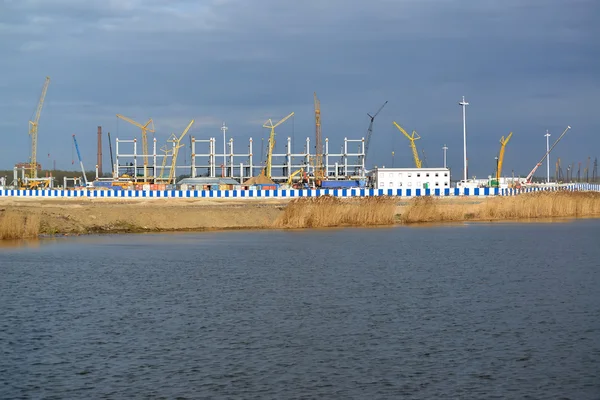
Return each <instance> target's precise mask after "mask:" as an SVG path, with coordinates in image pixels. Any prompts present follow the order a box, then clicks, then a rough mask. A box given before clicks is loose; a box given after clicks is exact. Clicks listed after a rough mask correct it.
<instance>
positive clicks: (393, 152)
mask: <svg viewBox="0 0 600 400" xmlns="http://www.w3.org/2000/svg"><path fill="white" fill-rule="evenodd" d="M394 154H395V153H394V152H393V151H392V168H394Z"/></svg>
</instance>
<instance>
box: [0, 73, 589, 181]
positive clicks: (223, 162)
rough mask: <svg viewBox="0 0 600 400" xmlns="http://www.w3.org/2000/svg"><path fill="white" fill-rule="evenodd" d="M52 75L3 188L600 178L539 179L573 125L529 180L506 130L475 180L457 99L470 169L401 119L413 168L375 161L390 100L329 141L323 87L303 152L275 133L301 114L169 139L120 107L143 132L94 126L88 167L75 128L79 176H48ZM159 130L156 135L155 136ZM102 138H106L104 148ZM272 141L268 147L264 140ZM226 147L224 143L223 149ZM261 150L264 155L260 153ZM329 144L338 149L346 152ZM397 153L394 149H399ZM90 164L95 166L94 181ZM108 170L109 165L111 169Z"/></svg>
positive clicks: (575, 177)
mask: <svg viewBox="0 0 600 400" xmlns="http://www.w3.org/2000/svg"><path fill="white" fill-rule="evenodd" d="M49 84H50V78H49V77H46V80H45V82H44V84H43V87H42V91H41V96H40V98H39V101H38V104H37V107H36V109H35V113H34V117H33V118H32V120H30V121H29V135H30V139H31V149H30V154H29V160H28V161H27V162H21V163H18V164H16V165H15V166H14V168H13V174H12V175H13V176H12V180H11V179H9V178H7V177H2V178H0V188H4V189H25V190H26V189H30V190H31V189H44V188H49V189H50V188H61V189H82V188H84V189H86V190H124V189H125V190H142V191H148V190H170V189H183V190H232V189H234V190H256V189H259V190H260V189H262V190H272V189H280V188H282V189H285V188H294V189H318V188H325V189H327V188H331V189H347V188H378V189H380V188H385V189H399V188H415V189H416V188H420V189H433V188H449V187H451V186H456V187H462V188H485V187H490V188H494V187H496V188H522V187H528V186H538V185H546V186H548V185H558V184H561V183H569V182H596V181H598V160H597V158H594V159H593V160H592V157H587V159H586V160H585V161H584V162H578V163H571V164H568V165H564V164H563V163H562V161H561V159H560V158H557V159H556V162H555V168H554V171H553V173H554V175H553V177H552V179H551V174H550V167H549V165H548V163H547V162H546V164H547V171H546V175H547V177H546V179H545V180H543V179H539V178H536V177H535V173H536V172H537V171H538V169H539V167H540V166H542V165H543V163H544V161H546V159H547V157H548V156H549V154H550V152H551V151H552V150H553V149H554V148H555V146H556V145H557V144H558V143H559V142H560V141H561V140H562V139H563V137H564V136H565V135H566V134H567V132H568V131H569V130H570V129H571V127H570V126H567V127H566V129H565V130H564V131H563V132H562V134H561V135H560V136H559V137H558V139H557V140H556V141H555V142H554V143H553V144H552V146H550V142H549V136H550V134H548V133H546V135H545V136H546V139H547V147H546V153H545V154H544V155H543V156H542V157H541V159H540V160H539V161H538V162H537V163H536V164H535V166H534V167H533V169H532V170H531V172H530V173H529V174H528V175H527V176H526V177H524V178H523V177H519V176H517V177H515V176H514V173H513V175H512V176H508V177H507V176H505V175H503V167H504V154H505V151H506V148H507V145H508V144H509V142H510V140H511V138H512V136H513V133H512V132H510V133H509V134H508V135H506V136H502V137H501V138H500V140H499V149H498V153H497V155H496V156H495V157H494V158H495V160H496V169H495V171H493V173H491V174H489V175H488V176H487V177H486V178H484V179H481V178H480V179H477V178H476V177H471V178H469V174H468V164H467V146H466V121H465V110H466V106H467V105H468V103H467V102H466V101H465V100H464V97H463V101H462V102H459V104H460V105H461V106H462V108H463V128H464V166H463V171H462V172H463V173H462V179H454V180H453V179H452V177H451V171H450V169H449V168H448V167H447V165H446V150H447V146H446V145H444V146H443V147H442V149H443V151H444V162H443V166H439V167H430V166H428V165H427V161H426V158H425V152H424V150H423V149H421V152H419V149H418V148H417V141H418V140H419V139H420V138H421V136H420V135H419V134H418V133H417V132H416V131H415V130H413V131H412V132H411V133H410V134H409V133H408V132H407V131H406V130H405V129H404V128H403V127H402V126H401V125H400V124H398V123H397V122H396V121H392V124H393V126H395V128H397V130H398V132H399V135H401V137H403V138H404V139H405V140H406V141H407V142H406V143H407V144H408V146H407V152H408V148H410V153H411V155H412V159H413V162H414V166H413V167H409V168H385V167H372V168H369V167H368V166H369V164H368V162H369V158H368V156H369V148H370V143H371V139H372V135H373V125H374V121H375V118H376V117H377V116H378V114H379V113H380V112H381V111H382V109H383V108H384V107H385V106H386V104H387V101H385V102H384V103H383V104H382V105H381V106H380V107H379V109H378V110H377V112H375V113H373V114H370V113H369V114H367V115H368V117H369V125H368V127H366V135H365V136H364V137H357V138H344V139H343V141H342V142H341V143H331V142H330V140H329V138H327V137H323V135H322V132H321V103H320V100H319V98H318V97H317V94H316V93H314V94H313V103H314V134H312V135H310V136H308V137H306V138H305V140H303V141H302V143H303V149H302V151H300V152H298V151H294V148H293V145H292V144H293V143H292V138H291V137H289V136H288V137H284V139H283V140H281V139H278V136H277V133H276V129H277V128H279V127H280V126H282V125H283V124H285V123H286V121H288V120H289V119H290V118H292V117H293V116H294V112H290V113H289V114H288V115H287V116H285V117H284V118H281V119H271V118H269V119H268V120H267V121H265V122H264V124H263V125H262V128H263V129H266V130H267V132H268V138H267V141H266V143H262V142H263V141H262V140H261V143H258V144H255V143H254V141H253V139H252V138H250V139H249V140H248V141H247V142H246V141H244V142H242V143H240V141H238V140H236V139H235V138H234V137H229V138H228V139H226V131H227V129H228V128H227V126H226V125H225V123H223V126H222V127H221V131H222V133H223V139H222V140H221V139H220V138H219V139H217V138H216V137H210V136H209V137H194V136H192V135H190V134H189V131H190V129H191V128H192V127H193V125H194V123H195V120H194V119H191V120H190V121H189V123H188V124H187V126H186V127H185V128H184V129H182V131H181V133H179V134H171V136H170V137H169V138H168V139H167V141H166V143H158V140H157V139H156V137H154V133H155V132H156V130H155V127H154V121H153V119H152V118H149V119H148V120H147V121H142V122H139V121H135V120H133V119H131V118H129V117H127V116H124V115H122V114H116V118H117V120H119V121H124V122H125V123H127V124H130V125H132V126H134V127H136V128H137V129H139V136H135V137H126V138H119V137H115V138H111V134H110V132H108V133H107V135H106V140H105V138H104V133H103V130H102V127H101V126H98V129H97V159H96V162H95V165H94V167H93V169H91V168H89V164H88V169H87V170H86V168H85V166H84V160H83V159H82V157H81V152H80V149H79V145H78V142H77V138H76V136H75V135H72V141H73V146H74V149H75V150H76V154H77V158H78V163H79V169H80V174H74V175H73V176H64V177H63V179H62V181H61V182H59V181H57V179H56V177H55V176H52V170H51V169H50V168H45V169H44V170H46V171H48V172H46V173H45V176H41V175H42V166H41V165H40V163H39V162H38V156H37V153H38V128H39V125H40V117H41V114H42V109H43V105H44V101H45V98H46V94H47V92H48V87H49ZM149 135H152V136H149ZM103 143H107V144H108V146H107V147H108V148H107V149H106V148H104V146H103ZM265 144H266V147H265ZM221 145H222V147H221ZM185 146H189V147H188V148H189V152H190V154H189V157H187V156H186V157H185V160H183V162H182V157H180V154H181V151H180V150H181V149H182V148H183V147H185ZM257 148H258V149H259V150H260V155H258V156H257V153H258V152H257V153H255V151H256V150H257ZM330 148H331V149H339V152H336V151H332V150H330ZM106 150H108V153H109V155H110V172H109V173H105V171H104V168H103V157H104V156H103V154H106ZM393 154H394V153H393V152H392V156H393ZM89 171H94V172H93V173H92V177H91V178H90V174H89ZM106 172H108V171H106Z"/></svg>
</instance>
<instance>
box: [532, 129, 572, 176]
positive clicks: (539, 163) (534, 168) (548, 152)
mask: <svg viewBox="0 0 600 400" xmlns="http://www.w3.org/2000/svg"><path fill="white" fill-rule="evenodd" d="M569 129H571V127H570V126H567V129H565V130H564V132H563V133H561V135H560V136H559V137H558V139H556V142H554V144H553V145H552V147H550V149H549V150H548V151H547V152H546V154H544V157H542V159H541V160H540V162H538V163H537V164H536V165H535V167H533V169H532V170H531V172H530V173H529V175H527V178H525V179H526V182H527V183H531V178H532V177H533V174H535V171H536V170H537V169H538V168H539V167H540V165H542V163H543V162H544V160H545V159H546V157H548V154H550V152H551V151H552V149H553V148H554V146H556V145H557V144H558V142H560V139H562V137H563V136H565V133H567V131H568V130H569Z"/></svg>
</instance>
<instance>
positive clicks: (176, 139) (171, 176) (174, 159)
mask: <svg viewBox="0 0 600 400" xmlns="http://www.w3.org/2000/svg"><path fill="white" fill-rule="evenodd" d="M194 122H195V120H191V121H190V123H189V124H188V126H187V127H186V128H185V130H184V131H183V133H182V134H181V136H179V137H177V136H175V135H171V140H170V142H173V156H172V157H171V169H170V170H169V178H168V180H167V184H170V183H175V182H174V180H175V179H177V174H176V173H175V169H176V168H177V155H178V154H179V149H180V148H182V147H183V146H185V145H184V144H181V140H182V139H183V137H184V136H185V135H187V133H188V131H189V130H190V128H191V127H192V125H194ZM165 157H166V156H165Z"/></svg>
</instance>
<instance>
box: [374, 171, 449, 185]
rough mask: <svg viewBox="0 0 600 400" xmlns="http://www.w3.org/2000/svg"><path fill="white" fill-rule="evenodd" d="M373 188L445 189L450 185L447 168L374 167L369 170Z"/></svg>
mask: <svg viewBox="0 0 600 400" xmlns="http://www.w3.org/2000/svg"><path fill="white" fill-rule="evenodd" d="M370 177H371V183H372V185H373V188H375V189H445V188H449V187H450V169H448V168H375V169H373V170H372V171H371V175H370Z"/></svg>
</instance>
